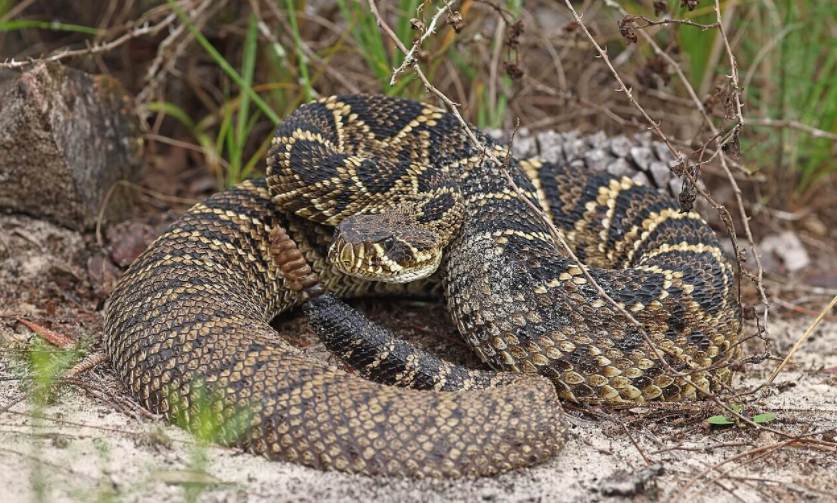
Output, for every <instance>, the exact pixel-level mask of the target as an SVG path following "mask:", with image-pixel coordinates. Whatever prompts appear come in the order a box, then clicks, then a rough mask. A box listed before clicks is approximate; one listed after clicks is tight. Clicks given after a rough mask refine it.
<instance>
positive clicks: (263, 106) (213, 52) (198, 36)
mask: <svg viewBox="0 0 837 503" xmlns="http://www.w3.org/2000/svg"><path fill="white" fill-rule="evenodd" d="M167 3H168V5H169V7H171V8H172V9H173V10H174V11H175V13H176V14H177V17H178V18H180V21H181V22H182V23H183V24H184V25H185V26H186V28H188V29H189V32H190V33H191V34H192V35H193V36H194V37H195V40H197V41H198V43H199V44H200V45H201V47H203V49H204V50H205V51H206V52H207V54H209V56H210V57H211V58H212V59H213V60H214V61H215V63H216V64H217V65H218V66H219V67H220V68H221V69H222V70H223V71H224V73H226V74H227V76H228V77H229V78H231V79H232V80H233V82H235V83H236V84H237V85H238V86H239V87H240V88H241V90H242V91H243V92H245V93H247V94H248V95H249V96H250V99H251V100H253V103H254V104H255V105H256V106H257V107H259V109H260V110H261V111H262V113H264V114H265V115H266V116H267V117H268V118H269V119H270V120H271V122H273V124H279V122H280V121H281V119H280V118H279V116H278V115H276V113H275V112H274V111H273V110H272V109H271V108H270V106H269V105H268V104H267V103H265V101H264V100H263V99H262V98H261V96H259V95H258V93H256V92H255V91H254V90H253V87H252V86H248V85H247V84H246V82H244V79H243V78H242V77H241V75H239V74H238V72H237V71H235V68H233V67H232V65H230V64H229V62H227V60H226V59H224V56H222V55H221V53H219V52H218V50H217V49H215V47H214V46H213V45H212V43H210V42H209V40H207V39H206V37H205V36H204V35H203V33H201V32H200V30H198V29H197V27H195V25H194V24H193V23H192V21H191V20H190V19H189V16H187V15H186V14H185V13H184V12H183V9H181V8H180V7H179V6H178V5H177V3H176V2H175V1H174V0H168V2H167Z"/></svg>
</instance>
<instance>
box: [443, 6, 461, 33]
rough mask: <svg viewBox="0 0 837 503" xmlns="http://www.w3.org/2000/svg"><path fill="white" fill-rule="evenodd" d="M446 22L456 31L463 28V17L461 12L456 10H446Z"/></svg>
mask: <svg viewBox="0 0 837 503" xmlns="http://www.w3.org/2000/svg"><path fill="white" fill-rule="evenodd" d="M447 23H448V25H449V26H450V27H451V28H453V31H455V32H456V33H459V32H460V31H462V28H465V19H463V18H462V13H461V12H459V11H458V10H455V11H451V12H448V19H447Z"/></svg>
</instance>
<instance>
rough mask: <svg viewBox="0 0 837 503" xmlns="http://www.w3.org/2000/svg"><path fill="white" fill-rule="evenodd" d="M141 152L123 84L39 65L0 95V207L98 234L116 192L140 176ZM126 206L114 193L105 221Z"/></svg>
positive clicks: (60, 68)
mask: <svg viewBox="0 0 837 503" xmlns="http://www.w3.org/2000/svg"><path fill="white" fill-rule="evenodd" d="M141 146H142V139H141V136H140V134H139V126H138V123H137V119H136V116H135V115H134V114H133V113H131V111H130V106H129V103H128V101H127V99H126V98H125V94H124V92H123V90H122V88H121V86H120V85H119V84H118V83H117V82H116V81H115V80H113V79H111V78H109V77H102V76H92V75H88V74H86V73H83V72H81V71H78V70H74V69H71V68H67V67H63V66H61V65H58V64H50V65H46V64H38V65H36V66H35V67H33V68H31V69H30V70H27V71H26V72H24V73H22V74H20V75H19V76H18V77H17V78H16V79H12V80H10V81H7V82H5V83H4V85H3V86H2V88H0V180H3V182H2V183H0V208H5V209H9V210H12V211H14V212H18V213H25V214H28V215H32V216H36V217H40V218H46V219H48V220H51V221H53V222H56V223H59V224H61V225H64V226H66V227H69V228H73V229H84V228H88V227H91V226H92V225H94V224H95V221H96V218H97V215H98V213H99V208H100V206H101V205H102V202H103V199H104V198H105V195H106V194H107V193H108V191H110V189H111V187H113V185H114V184H115V183H116V182H118V181H119V180H133V179H135V178H136V177H137V174H138V171H139V168H140V166H141V155H140V152H141ZM115 192H122V193H124V192H126V191H115ZM126 207H127V198H125V197H124V196H121V195H120V194H113V195H112V197H111V198H110V200H109V204H108V208H107V211H106V212H105V216H116V215H117V214H120V213H122V212H123V210H124V209H125V208H126Z"/></svg>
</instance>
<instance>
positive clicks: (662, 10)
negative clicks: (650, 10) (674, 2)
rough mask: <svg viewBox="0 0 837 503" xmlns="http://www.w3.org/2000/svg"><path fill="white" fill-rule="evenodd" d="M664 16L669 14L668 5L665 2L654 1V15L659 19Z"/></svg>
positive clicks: (663, 0) (660, 0)
mask: <svg viewBox="0 0 837 503" xmlns="http://www.w3.org/2000/svg"><path fill="white" fill-rule="evenodd" d="M663 14H668V3H666V1H665V0H655V1H654V15H655V16H657V17H659V16H662V15H663Z"/></svg>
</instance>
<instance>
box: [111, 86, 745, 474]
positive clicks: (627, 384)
mask: <svg viewBox="0 0 837 503" xmlns="http://www.w3.org/2000/svg"><path fill="white" fill-rule="evenodd" d="M482 139H483V141H486V142H488V143H489V144H490V141H489V139H488V138H485V137H483V138H482ZM496 148H497V149H498V150H497V151H498V153H501V150H500V148H499V147H496ZM504 170H509V171H510V173H511V176H512V179H513V180H514V182H515V184H516V185H517V187H518V188H519V189H520V191H515V190H514V188H513V187H512V186H511V185H510V183H509V181H508V180H507V178H506V176H505V171H504ZM440 179H443V180H444V181H443V183H441V184H440V183H439V180H440ZM268 186H270V190H269V189H268ZM440 186H441V187H446V188H453V189H455V192H456V194H457V197H456V198H445V197H441V198H439V197H435V196H438V190H437V189H438V187H440ZM434 191H437V192H434ZM427 193H430V194H431V195H434V197H432V198H430V199H426V200H422V201H421V202H420V203H419V206H418V207H419V208H421V214H420V215H418V219H419V220H422V219H424V220H426V221H427V222H430V221H431V220H436V219H439V218H443V217H444V218H447V217H445V215H447V214H448V213H449V212H454V211H455V212H458V213H460V214H459V215H457V216H455V218H456V219H457V225H456V226H454V227H453V228H455V231H452V232H451V235H450V242H449V243H448V247H447V249H446V252H445V256H446V259H445V260H444V261H443V263H442V266H441V268H440V274H438V275H436V276H434V277H431V278H430V279H427V280H422V281H418V282H415V283H410V284H406V285H402V284H393V283H375V282H366V281H363V280H361V279H356V278H353V277H350V276H347V275H345V274H343V273H341V272H339V270H338V268H336V267H335V264H334V263H332V262H330V261H328V260H326V255H327V251H326V250H327V247H328V245H329V243H330V241H331V239H332V233H333V229H332V228H330V227H329V226H330V225H334V224H336V223H339V222H340V221H341V220H343V219H344V218H346V217H347V216H350V215H352V214H355V213H358V212H360V213H376V212H380V210H381V207H382V206H385V205H390V206H391V205H392V204H393V201H398V200H399V198H402V197H403V198H406V199H408V200H410V199H416V198H419V197H420V196H422V195H423V194H427ZM526 197H528V198H530V199H531V200H532V201H533V202H535V203H536V204H537V205H539V206H540V207H541V208H542V209H543V211H545V212H546V214H548V215H550V216H551V218H552V220H553V222H554V224H555V225H556V227H558V229H559V230H560V232H561V233H562V235H563V236H564V237H565V239H566V240H567V241H568V242H569V243H570V245H571V246H572V248H573V249H574V251H575V253H576V255H577V256H578V258H579V259H580V260H581V261H583V262H584V264H585V265H582V264H577V263H575V262H574V261H572V260H571V259H569V258H567V257H566V256H565V254H564V253H562V251H561V248H560V247H559V246H558V245H556V243H555V242H554V241H553V240H552V238H551V237H550V235H549V232H548V229H547V227H546V224H545V223H544V222H543V220H542V219H541V218H540V215H538V214H537V213H535V212H534V211H533V209H532V207H531V206H530V205H529V204H527V203H526V201H525V200H524V199H523V198H526ZM427 201H431V202H430V203H428V202H427ZM434 201H435V202H434ZM440 201H441V202H440ZM445 201H447V202H445ZM276 204H279V205H281V206H282V208H283V209H282V210H281V211H280V210H278V209H277V208H276ZM277 227H281V228H282V229H284V231H285V232H286V233H287V235H288V236H290V238H292V239H293V241H294V242H295V243H296V246H297V247H298V248H299V249H300V250H301V251H302V252H303V253H304V255H305V258H306V259H307V261H308V263H310V264H311V266H312V267H313V269H314V270H315V271H316V272H317V274H318V275H319V277H320V279H321V281H322V283H323V285H324V286H325V288H326V289H327V290H329V291H330V292H332V293H333V294H335V295H337V296H342V297H352V296H360V295H391V294H392V295H395V294H399V295H400V294H419V293H427V292H431V293H432V292H434V291H435V292H438V290H439V287H440V282H441V287H442V288H443V290H444V295H445V298H446V299H447V303H448V307H449V311H450V314H451V316H452V318H453V320H454V322H455V323H456V326H457V327H458V329H459V331H460V332H461V333H462V335H463V336H464V337H465V338H466V340H467V341H468V343H469V344H470V345H471V346H472V347H473V348H474V350H475V351H476V352H477V354H478V355H479V356H480V357H481V359H483V360H484V361H485V362H486V363H488V364H489V365H490V366H491V367H492V368H495V369H501V370H514V371H520V372H516V373H512V374H507V373H500V374H491V373H489V372H485V373H482V374H480V373H479V372H465V373H459V374H457V373H456V368H457V367H456V366H454V365H449V364H445V363H444V362H441V360H432V359H429V358H424V357H423V356H422V357H418V356H416V354H413V353H411V350H410V348H406V349H405V348H404V347H401V346H396V345H395V343H393V342H392V341H388V342H386V344H383V345H379V346H377V347H376V349H374V350H373V356H374V357H373V358H367V359H366V360H365V361H364V363H363V364H364V365H365V366H367V367H368V368H367V370H366V374H367V375H371V376H373V377H374V376H375V374H376V372H375V368H376V366H380V365H381V364H382V362H385V361H387V362H390V363H392V361H393V359H394V358H395V357H396V356H398V355H401V357H399V358H400V359H397V358H396V360H397V362H396V363H398V368H397V372H395V371H393V372H389V373H388V374H387V375H388V376H389V377H388V378H386V379H381V380H384V381H388V382H398V383H402V381H403V382H406V383H407V384H411V383H412V384H414V385H415V386H414V387H424V388H435V389H430V390H415V389H404V388H400V387H393V386H387V385H383V384H377V383H374V382H371V381H369V380H366V379H364V378H362V377H361V376H358V375H356V374H350V373H346V372H344V371H341V370H338V369H336V368H333V367H330V366H328V365H326V364H324V363H322V362H318V361H313V360H312V359H310V358H308V357H306V356H305V355H303V354H302V353H301V352H300V351H299V350H298V349H297V348H295V347H293V346H292V345H291V344H289V343H288V342H287V341H285V340H283V339H282V338H281V337H279V336H278V335H277V334H276V333H275V332H274V331H273V330H272V328H271V327H270V326H269V324H268V323H269V321H270V320H271V319H272V318H273V317H274V316H276V315H277V314H279V313H281V312H284V311H287V310H289V309H291V308H293V307H295V306H298V305H300V304H301V302H302V301H303V297H302V295H301V294H300V293H298V292H297V291H296V290H295V289H293V288H289V284H288V281H287V279H286V278H285V277H283V275H282V273H281V271H280V270H279V269H278V268H277V265H276V264H275V263H274V262H273V260H272V259H271V254H270V251H271V250H270V243H269V236H270V233H271V230H273V229H275V228H277ZM413 248H414V250H413V251H416V250H415V248H417V247H413ZM392 250H395V247H393V248H392ZM384 251H386V250H384ZM583 267H586V268H587V272H588V273H589V274H590V275H591V276H592V277H593V278H594V279H595V280H596V282H597V283H598V284H599V285H600V286H601V287H602V288H603V289H604V290H605V291H606V292H607V293H608V294H609V295H610V296H611V297H612V298H613V300H615V301H616V302H619V303H620V304H621V305H622V306H624V308H625V309H627V310H628V311H630V312H631V313H632V314H633V316H634V317H635V318H637V319H638V320H639V321H640V322H641V323H642V324H643V326H644V328H645V334H643V333H642V332H641V331H639V330H637V329H635V328H634V327H632V326H631V324H630V323H628V322H626V321H625V320H624V318H623V317H622V315H621V314H620V313H619V312H618V310H616V309H615V308H614V307H613V306H612V305H610V303H608V302H607V301H605V300H604V299H602V298H601V297H600V296H599V294H598V293H597V290H596V289H595V288H594V287H593V286H592V285H591V284H589V280H588V278H587V276H586V275H585V274H584V270H583V269H582V268H583ZM734 299H735V295H734V282H733V276H732V271H731V268H730V266H729V264H728V263H727V262H726V260H725V259H724V258H723V256H722V254H721V251H720V248H719V246H718V242H717V240H716V238H715V236H714V234H713V233H712V231H711V230H710V229H709V228H708V226H707V225H706V224H705V223H704V222H703V221H702V220H701V219H700V217H699V216H698V215H696V214H694V213H681V212H680V211H679V209H678V208H677V205H676V203H675V202H674V201H673V200H672V199H670V198H668V197H666V196H662V195H660V194H659V193H658V192H657V191H656V190H654V189H652V188H648V187H643V186H640V185H636V184H634V183H632V182H631V181H630V180H629V179H626V178H617V177H614V176H612V175H609V174H606V173H594V172H591V171H590V170H587V169H584V168H579V167H572V166H570V165H568V164H564V163H561V164H559V163H547V162H540V161H536V160H528V161H516V160H510V162H509V163H508V164H507V165H506V166H498V165H496V164H495V163H492V162H490V161H488V160H487V159H485V156H484V155H483V154H482V153H481V152H479V151H477V150H476V149H475V148H474V147H473V146H472V145H471V143H470V142H469V141H468V139H467V138H466V136H465V135H464V134H463V132H462V130H461V128H460V127H459V125H458V124H457V122H456V121H455V119H454V118H453V117H452V116H451V115H450V114H447V113H445V112H443V111H441V110H438V109H436V108H435V107H432V106H429V105H423V104H420V103H416V102H412V101H407V100H401V99H396V98H386V97H367V96H345V97H333V98H329V99H327V100H322V101H320V102H317V103H312V104H309V105H305V106H303V107H301V108H300V109H299V110H298V111H297V112H295V113H294V114H292V115H291V116H289V117H288V118H287V119H286V120H285V121H284V122H283V124H282V125H280V127H279V128H278V130H277V133H276V137H275V139H274V142H273V147H272V149H271V154H270V155H269V158H268V177H267V181H265V180H259V181H248V182H244V183H243V184H241V185H240V186H238V187H236V188H233V189H230V190H228V191H225V192H222V193H219V194H216V195H214V196H212V197H210V198H209V199H208V200H206V201H204V202H203V203H200V204H197V205H196V206H195V207H193V208H192V209H191V210H189V212H187V213H186V214H185V215H184V216H183V217H181V218H180V219H179V220H178V221H177V222H175V223H174V224H173V225H172V226H171V228H170V229H168V230H167V231H166V232H165V233H164V234H163V235H162V236H160V237H159V238H158V239H157V240H156V241H155V242H154V243H153V244H152V245H151V246H150V247H149V249H148V250H147V251H146V252H145V253H144V254H143V255H142V256H141V257H140V258H139V259H137V261H136V262H135V263H134V264H132V266H131V267H130V269H129V271H128V272H127V273H126V275H125V276H124V277H123V278H122V279H121V281H120V283H119V285H118V286H117V288H116V289H115V291H114V293H113V295H112V296H111V299H110V301H109V303H108V306H107V308H106V329H105V339H104V340H105V347H106V349H107V352H108V354H109V356H110V358H111V360H112V362H113V366H114V368H115V369H116V370H117V371H118V373H119V374H120V376H121V378H122V379H123V381H124V382H125V383H126V384H127V385H128V386H129V387H130V389H131V392H132V393H134V394H135V395H136V396H137V397H138V398H139V399H140V400H141V401H142V403H143V404H144V405H145V406H146V407H148V408H149V409H150V410H152V411H155V412H160V413H163V414H165V415H167V416H168V417H170V418H173V419H174V420H176V421H177V422H179V423H180V424H182V425H184V426H186V427H188V428H191V429H200V428H205V427H206V424H204V423H206V422H214V423H215V426H216V427H217V429H218V430H219V431H220V433H219V435H217V437H218V438H219V440H220V441H222V442H225V443H230V444H237V445H241V446H243V447H245V448H247V449H249V450H252V451H254V452H258V453H262V454H265V455H267V456H269V457H271V458H277V459H284V460H289V461H295V462H300V463H303V464H306V465H309V466H313V467H320V468H335V469H339V470H343V471H351V472H361V473H367V474H388V475H406V476H419V477H420V476H434V477H441V476H449V477H456V476H463V475H469V476H470V475H477V476H479V475H490V474H494V473H499V472H502V471H505V470H509V469H512V468H516V467H520V466H527V465H531V464H534V463H537V462H540V461H542V460H545V459H548V458H550V457H552V456H553V455H554V454H555V453H556V452H557V451H558V450H559V449H560V446H561V443H562V436H563V435H562V432H563V426H562V422H561V418H560V414H561V409H560V405H559V403H558V396H559V395H560V396H561V397H562V398H566V399H571V400H576V401H579V402H605V403H612V402H626V401H632V402H642V401H649V400H683V399H690V398H693V397H695V395H696V393H697V390H696V389H695V386H698V387H700V388H704V389H706V390H709V389H714V388H716V387H717V386H718V385H719V383H724V382H727V381H728V380H729V378H730V371H729V369H728V368H727V367H726V366H725V363H726V362H728V361H729V360H730V359H731V358H733V357H734V356H735V353H736V347H737V346H736V345H735V341H736V337H737V335H738V332H739V329H740V321H739V309H738V306H737V304H736V302H735V300H734ZM330 309H331V310H330ZM334 309H336V308H333V306H332V307H331V308H329V307H326V308H324V309H323V310H321V311H316V310H314V311H312V312H315V311H316V312H319V313H320V314H319V316H320V320H319V321H320V322H321V324H322V323H325V326H326V327H328V326H333V327H334V328H335V330H341V329H343V328H341V327H342V325H341V323H343V322H344V321H345V320H346V319H350V318H348V317H347V316H349V315H346V314H345V313H344V312H343V311H340V310H339V309H338V310H334ZM335 313H336V314H335ZM340 313H343V314H340ZM334 315H337V316H343V318H340V319H337V320H332V319H330V317H332V316H334ZM353 326H354V327H355V328H359V329H360V330H359V331H358V332H357V333H347V334H346V336H347V338H348V339H347V340H346V341H344V342H343V344H344V347H346V348H348V351H347V355H348V356H349V359H350V360H351V359H352V358H351V353H352V348H353V347H354V348H357V347H361V346H364V344H366V342H364V337H365V335H364V333H363V329H364V327H363V326H361V325H357V324H356V325H353ZM351 328H352V326H350V327H349V329H351ZM349 332H351V330H350V331H349ZM646 336H647V339H646ZM344 356H346V355H344ZM355 360H357V359H355ZM422 372H423V373H424V374H422ZM536 373H537V374H540V375H542V376H545V377H546V378H544V377H540V376H538V375H537V374H536ZM419 374H422V375H426V376H427V379H421V380H420V379H417V378H416V376H417V375H419ZM453 376H456V379H454V378H453ZM472 376H473V377H472ZM480 376H482V377H484V379H482V377H480ZM486 376H487V377H486ZM547 378H548V379H547ZM480 379H482V380H480ZM411 380H412V381H411ZM408 381H411V382H408ZM418 381H421V385H418V384H416V383H418ZM478 381H479V382H478ZM556 389H557V393H556ZM445 390H452V391H445ZM207 410H208V411H209V413H208V414H207V412H206V411H207Z"/></svg>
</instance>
